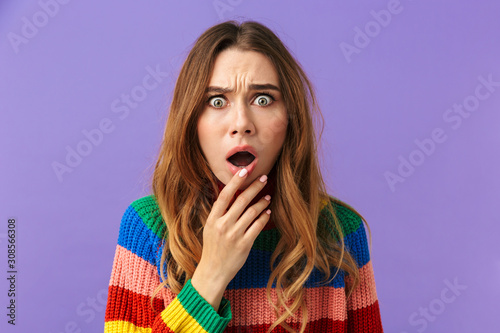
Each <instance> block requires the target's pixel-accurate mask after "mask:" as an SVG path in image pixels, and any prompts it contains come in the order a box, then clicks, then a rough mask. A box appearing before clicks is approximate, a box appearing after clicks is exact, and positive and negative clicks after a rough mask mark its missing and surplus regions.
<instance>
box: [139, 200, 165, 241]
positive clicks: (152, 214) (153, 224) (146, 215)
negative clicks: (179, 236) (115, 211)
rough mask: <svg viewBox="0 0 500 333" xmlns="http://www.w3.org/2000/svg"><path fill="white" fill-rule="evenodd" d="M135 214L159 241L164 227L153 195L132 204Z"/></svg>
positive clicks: (163, 232)
mask: <svg viewBox="0 0 500 333" xmlns="http://www.w3.org/2000/svg"><path fill="white" fill-rule="evenodd" d="M131 205H132V207H134V209H135V211H136V212H137V214H138V215H139V216H140V217H141V219H142V220H143V221H144V223H145V224H146V226H147V227H148V229H150V230H151V231H153V232H154V233H155V234H156V235H157V236H158V237H159V238H160V239H162V238H163V236H164V235H165V232H166V229H167V228H166V225H165V222H164V221H163V218H162V217H161V213H160V208H159V207H158V203H157V202H156V199H155V198H154V196H153V195H148V196H146V197H142V198H140V199H137V200H135V201H134V202H132V204H131Z"/></svg>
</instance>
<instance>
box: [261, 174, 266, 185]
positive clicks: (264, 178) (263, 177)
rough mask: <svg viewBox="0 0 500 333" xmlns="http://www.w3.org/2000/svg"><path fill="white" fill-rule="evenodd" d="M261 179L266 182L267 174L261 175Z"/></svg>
mask: <svg viewBox="0 0 500 333" xmlns="http://www.w3.org/2000/svg"><path fill="white" fill-rule="evenodd" d="M259 180H260V181H261V182H263V183H264V182H265V181H266V180H267V176H266V175H264V176H262V177H260V178H259Z"/></svg>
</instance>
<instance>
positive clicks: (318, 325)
mask: <svg viewBox="0 0 500 333" xmlns="http://www.w3.org/2000/svg"><path fill="white" fill-rule="evenodd" d="M270 326H271V325H269V324H263V325H251V326H228V327H227V328H226V330H225V331H224V333H226V332H228V333H240V332H241V333H242V332H248V333H266V332H267V329H268V328H269V327H270ZM290 326H291V327H293V328H294V329H295V330H297V331H298V330H299V328H300V324H299V323H292V324H290ZM346 329H347V326H346V322H344V321H339V320H332V319H328V318H323V319H319V320H314V321H311V322H309V323H308V324H307V327H306V332H318V333H319V332H321V333H337V332H339V333H340V332H342V333H344V332H346ZM272 332H273V333H288V331H287V330H285V329H284V328H283V327H282V326H278V327H275V328H274V330H273V331H272Z"/></svg>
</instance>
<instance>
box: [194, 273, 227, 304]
mask: <svg viewBox="0 0 500 333" xmlns="http://www.w3.org/2000/svg"><path fill="white" fill-rule="evenodd" d="M191 285H192V286H193V288H194V289H196V291H197V292H198V294H200V296H201V297H203V298H204V299H205V300H206V301H207V302H208V303H209V304H210V305H211V306H212V307H213V308H214V310H215V311H218V310H219V305H220V302H221V300H222V296H223V294H224V290H226V287H227V283H224V282H222V281H218V280H217V279H216V278H215V277H214V276H213V274H210V273H208V274H205V273H204V272H203V271H202V270H201V269H199V268H197V269H196V270H195V272H194V273H193V276H192V277H191Z"/></svg>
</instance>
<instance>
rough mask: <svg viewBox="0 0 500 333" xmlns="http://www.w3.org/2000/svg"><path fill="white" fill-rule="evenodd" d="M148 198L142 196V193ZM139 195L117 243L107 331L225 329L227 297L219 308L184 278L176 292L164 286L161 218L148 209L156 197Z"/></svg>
mask: <svg viewBox="0 0 500 333" xmlns="http://www.w3.org/2000/svg"><path fill="white" fill-rule="evenodd" d="M143 199H144V198H143ZM143 199H139V200H136V201H135V202H134V203H132V204H131V205H130V206H129V207H128V208H127V210H126V212H125V214H124V215H123V218H122V221H121V224H120V232H119V237H118V244H117V246H116V251H115V256H114V260H113V267H112V271H111V278H110V282H109V288H108V299H107V305H106V312H105V323H104V332H105V333H118V332H120V333H123V332H141V333H142V332H148V333H149V332H153V333H159V332H201V333H203V332H222V331H224V329H225V328H226V326H227V324H228V322H229V321H230V320H231V307H230V304H229V301H228V300H227V299H225V298H223V299H222V302H221V304H220V307H219V312H216V311H215V310H214V308H213V307H212V306H211V305H210V304H209V303H208V302H207V301H206V300H205V299H204V298H203V297H202V296H201V295H200V294H199V293H198V292H197V291H196V289H195V288H194V287H193V286H192V285H191V280H188V281H186V283H185V285H184V287H183V288H182V290H181V291H180V293H179V294H178V295H175V294H173V293H172V292H171V291H170V290H168V288H163V289H164V290H161V291H160V292H158V293H157V294H156V295H155V298H154V299H153V306H154V309H153V307H152V306H151V295H152V294H153V291H154V290H155V288H156V287H157V286H158V285H160V283H161V281H160V276H159V274H158V268H157V263H156V258H157V256H156V254H157V249H158V248H159V245H160V243H161V235H162V232H161V226H162V225H163V223H162V222H161V221H159V220H158V219H155V218H153V217H152V216H151V215H150V214H146V213H147V212H151V211H152V207H154V206H153V204H154V202H153V201H151V200H150V199H151V198H150V197H149V198H148V200H143Z"/></svg>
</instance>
